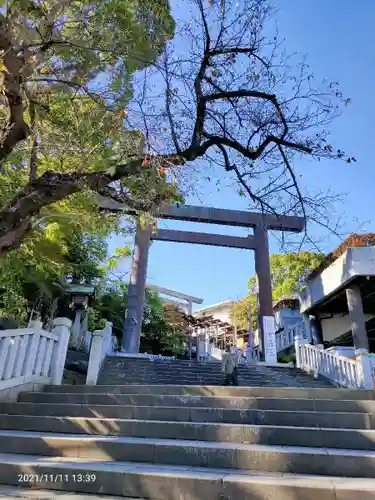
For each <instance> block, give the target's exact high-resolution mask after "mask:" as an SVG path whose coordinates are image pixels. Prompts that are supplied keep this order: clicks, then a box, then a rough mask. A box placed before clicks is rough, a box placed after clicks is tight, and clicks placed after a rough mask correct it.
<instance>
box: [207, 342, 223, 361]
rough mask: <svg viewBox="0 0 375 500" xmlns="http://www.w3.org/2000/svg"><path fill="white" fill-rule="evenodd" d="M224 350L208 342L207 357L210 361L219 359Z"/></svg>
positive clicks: (221, 357)
mask: <svg viewBox="0 0 375 500" xmlns="http://www.w3.org/2000/svg"><path fill="white" fill-rule="evenodd" d="M223 354H224V351H223V350H222V349H219V347H215V346H214V345H213V344H209V356H210V357H209V359H210V361H221V360H222V359H223Z"/></svg>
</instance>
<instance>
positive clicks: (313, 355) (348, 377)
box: [296, 339, 372, 389]
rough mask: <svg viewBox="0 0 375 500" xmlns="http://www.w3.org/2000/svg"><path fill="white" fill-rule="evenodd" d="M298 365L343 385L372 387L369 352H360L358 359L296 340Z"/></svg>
mask: <svg viewBox="0 0 375 500" xmlns="http://www.w3.org/2000/svg"><path fill="white" fill-rule="evenodd" d="M296 358H297V367H298V368H300V369H301V370H303V371H305V372H307V373H313V374H314V376H315V377H318V376H319V375H321V376H324V377H325V378H328V379H329V380H331V381H332V382H334V383H335V384H337V385H339V386H341V387H349V388H353V389H361V388H362V389H363V388H366V389H368V388H372V376H371V365H370V361H369V358H368V353H367V356H366V353H362V352H360V353H359V354H358V355H357V358H356V359H350V358H347V357H345V356H339V355H337V354H334V353H332V352H328V351H326V350H324V349H322V348H318V347H316V346H313V345H309V344H302V343H300V341H299V339H297V341H296Z"/></svg>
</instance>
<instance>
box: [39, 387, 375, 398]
mask: <svg viewBox="0 0 375 500" xmlns="http://www.w3.org/2000/svg"><path fill="white" fill-rule="evenodd" d="M43 391H44V392H48V393H50V392H52V393H64V394H68V393H80V394H97V393H99V394H103V393H104V394H160V395H169V396H173V395H175V396H184V395H191V396H227V397H233V396H236V397H238V396H242V397H270V398H290V399H331V400H347V401H349V400H350V401H357V400H375V391H372V390H368V391H365V390H356V389H336V388H326V389H324V388H323V389H319V388H300V387H282V388H279V387H225V386H201V385H196V386H191V385H188V386H183V385H165V386H162V385H148V386H145V385H64V386H63V385H45V386H44V388H43Z"/></svg>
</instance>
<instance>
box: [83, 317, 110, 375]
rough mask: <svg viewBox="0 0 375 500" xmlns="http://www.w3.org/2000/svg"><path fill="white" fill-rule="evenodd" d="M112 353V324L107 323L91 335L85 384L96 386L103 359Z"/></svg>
mask: <svg viewBox="0 0 375 500" xmlns="http://www.w3.org/2000/svg"><path fill="white" fill-rule="evenodd" d="M112 353H113V340H112V323H110V322H109V321H108V322H107V324H106V326H105V327H104V328H103V330H95V331H94V332H93V333H92V339H91V348H90V357H89V365H88V368H87V376H86V384H87V385H96V383H97V381H98V377H99V373H100V370H101V368H102V366H103V363H104V360H105V357H106V356H108V355H109V354H112Z"/></svg>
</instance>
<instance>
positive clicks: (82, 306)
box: [64, 274, 99, 348]
mask: <svg viewBox="0 0 375 500" xmlns="http://www.w3.org/2000/svg"><path fill="white" fill-rule="evenodd" d="M64 279H65V282H66V284H67V290H68V292H69V293H70V295H71V298H72V300H71V304H70V306H71V307H72V308H73V309H74V310H75V317H74V321H73V326H72V345H73V347H75V348H78V347H79V345H80V342H81V330H82V324H81V323H82V316H83V315H84V313H85V312H86V311H87V307H88V304H89V298H90V297H92V296H94V295H95V287H96V286H97V285H98V284H99V279H98V278H92V279H86V278H83V277H81V278H77V277H73V276H72V275H71V274H67V275H65V276H64ZM85 322H86V329H87V312H86V316H85Z"/></svg>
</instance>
